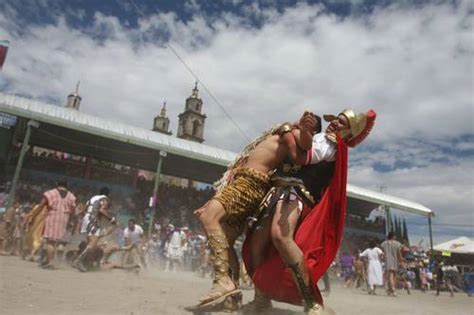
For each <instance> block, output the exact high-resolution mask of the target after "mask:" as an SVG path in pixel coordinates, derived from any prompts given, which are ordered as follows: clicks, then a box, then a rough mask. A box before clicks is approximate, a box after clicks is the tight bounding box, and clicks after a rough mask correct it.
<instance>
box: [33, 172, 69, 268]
mask: <svg viewBox="0 0 474 315" xmlns="http://www.w3.org/2000/svg"><path fill="white" fill-rule="evenodd" d="M40 207H47V212H48V214H47V216H46V220H45V225H44V231H43V239H45V240H46V242H47V248H46V252H47V258H48V261H47V262H46V263H44V264H43V267H44V268H47V269H54V264H53V262H54V251H55V247H56V246H58V245H60V244H61V243H64V242H66V240H65V239H64V236H65V234H66V230H67V228H68V226H69V225H70V222H71V219H72V217H73V216H74V215H75V209H76V197H75V196H74V195H73V194H72V193H71V192H70V191H68V189H67V182H66V181H65V180H59V181H58V182H57V185H56V188H54V189H51V190H48V191H47V192H45V193H44V194H43V200H42V201H41V204H40Z"/></svg>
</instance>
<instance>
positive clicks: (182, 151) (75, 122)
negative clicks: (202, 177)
mask: <svg viewBox="0 0 474 315" xmlns="http://www.w3.org/2000/svg"><path fill="white" fill-rule="evenodd" d="M0 110H1V111H3V112H6V113H9V114H13V115H16V116H21V117H25V118H30V119H34V120H37V121H39V122H45V123H51V124H55V125H59V126H62V127H66V128H70V129H73V130H78V131H82V132H86V133H90V134H97V135H100V136H103V137H106V138H110V139H115V140H119V141H124V142H131V143H134V144H137V145H141V146H144V147H148V148H152V149H157V150H164V151H166V152H169V153H174V154H176V155H181V156H185V157H189V158H194V159H197V160H201V161H205V162H211V163H214V164H217V165H221V166H227V165H228V164H229V161H231V160H233V159H234V157H235V156H236V154H235V153H233V152H230V151H226V150H222V149H218V148H214V147H211V146H208V145H205V144H200V143H197V142H192V141H187V140H183V139H179V138H175V137H172V136H168V135H165V134H162V133H158V132H154V131H151V130H147V129H144V128H139V127H134V126H130V125H126V124H123V123H120V122H115V121H112V120H106V119H103V118H100V117H96V116H92V115H88V114H84V113H81V112H79V111H76V110H73V109H70V108H65V107H59V106H56V105H51V104H46V103H43V102H39V101H35V100H31V99H27V98H24V97H18V96H15V95H8V94H4V93H0Z"/></svg>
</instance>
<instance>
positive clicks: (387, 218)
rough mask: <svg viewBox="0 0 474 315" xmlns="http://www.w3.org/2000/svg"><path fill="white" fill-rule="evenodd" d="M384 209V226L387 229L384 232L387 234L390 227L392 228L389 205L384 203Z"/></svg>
mask: <svg viewBox="0 0 474 315" xmlns="http://www.w3.org/2000/svg"><path fill="white" fill-rule="evenodd" d="M383 208H384V210H385V222H386V223H385V228H386V229H387V230H386V231H385V234H388V233H390V231H391V229H392V224H391V223H392V216H391V215H390V207H389V206H386V205H384V206H383Z"/></svg>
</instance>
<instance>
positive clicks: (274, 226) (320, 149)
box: [248, 110, 375, 315]
mask: <svg viewBox="0 0 474 315" xmlns="http://www.w3.org/2000/svg"><path fill="white" fill-rule="evenodd" d="M324 119H325V120H326V121H328V122H329V126H328V127H327V129H326V132H325V133H318V134H317V135H315V136H314V137H313V144H312V147H311V150H308V156H307V159H306V162H305V163H304V164H305V165H310V164H313V165H315V164H318V165H321V166H322V167H323V168H328V167H330V164H322V163H332V162H334V161H335V160H336V153H337V148H338V146H337V139H338V138H340V139H341V141H342V142H344V143H345V144H347V145H348V146H350V147H353V146H356V145H357V144H359V143H360V142H361V141H363V140H364V138H365V137H366V136H367V135H368V133H369V132H370V129H371V128H372V125H373V121H374V119H375V112H373V111H369V112H368V113H367V114H363V113H360V114H356V113H354V112H353V111H352V110H344V111H343V112H341V113H340V114H339V115H337V116H335V115H325V116H324ZM307 167H309V166H305V167H303V168H302V169H301V172H303V173H304V172H306V171H305V168H307ZM302 175H303V174H302ZM291 176H297V175H291ZM331 176H332V175H331ZM315 180H316V179H315ZM315 180H313V181H310V182H309V183H308V184H309V185H307V186H306V187H305V188H306V189H308V190H312V189H311V187H310V185H315ZM305 184H306V183H305ZM276 197H277V200H278V201H277V203H276V206H275V210H274V213H273V216H269V217H268V218H265V219H264V220H262V221H264V222H260V223H259V227H260V228H259V229H254V230H253V233H252V234H251V235H249V236H248V237H250V239H249V240H250V250H251V254H252V255H251V260H252V263H251V264H252V265H253V267H254V268H257V267H258V266H260V265H261V264H262V263H263V262H264V261H265V259H266V254H267V252H268V248H269V245H272V246H273V247H274V248H275V249H276V250H277V251H278V253H279V255H280V256H281V258H282V260H283V262H284V263H285V265H286V266H287V267H288V268H289V270H290V272H291V274H292V276H293V279H294V281H295V283H296V286H297V288H298V290H299V292H300V294H301V296H302V297H303V304H304V307H305V312H306V314H312V315H313V314H314V315H316V314H318V315H319V314H323V307H322V305H321V302H320V301H317V300H316V299H315V296H314V295H315V293H314V292H313V290H312V288H311V285H310V284H311V283H310V275H309V273H310V270H308V267H307V265H306V263H305V255H304V253H303V251H302V250H301V249H300V248H299V246H298V245H297V244H296V242H295V239H294V236H295V233H296V230H297V228H298V226H300V225H299V224H300V223H301V221H300V218H301V217H304V216H303V215H302V213H303V211H306V209H305V208H307V206H306V207H305V203H306V202H305V199H304V198H302V197H301V194H299V193H297V192H296V191H295V189H294V188H292V190H291V191H290V192H289V196H288V197H283V195H281V197H280V196H276ZM313 197H314V199H315V201H317V200H318V199H319V196H313ZM311 208H312V206H310V207H309V209H308V210H310V209H311ZM328 224H333V223H332V222H330V223H328ZM321 246H326V244H321ZM268 281H277V280H275V279H268ZM275 285H277V283H275ZM255 287H256V290H255V293H256V296H255V305H254V306H252V307H253V308H254V309H267V308H269V307H270V306H271V304H270V300H269V299H266V298H265V297H264V296H261V295H259V289H258V283H256V284H255ZM318 302H319V303H318Z"/></svg>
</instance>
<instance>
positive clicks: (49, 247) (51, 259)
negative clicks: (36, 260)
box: [46, 240, 55, 266]
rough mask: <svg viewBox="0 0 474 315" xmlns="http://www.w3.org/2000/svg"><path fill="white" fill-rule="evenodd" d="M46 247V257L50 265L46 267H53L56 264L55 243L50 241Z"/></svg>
mask: <svg viewBox="0 0 474 315" xmlns="http://www.w3.org/2000/svg"><path fill="white" fill-rule="evenodd" d="M47 242H48V243H47V245H46V255H47V257H48V263H47V264H46V266H53V264H54V254H55V253H54V252H55V242H54V241H51V240H48V241H47Z"/></svg>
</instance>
